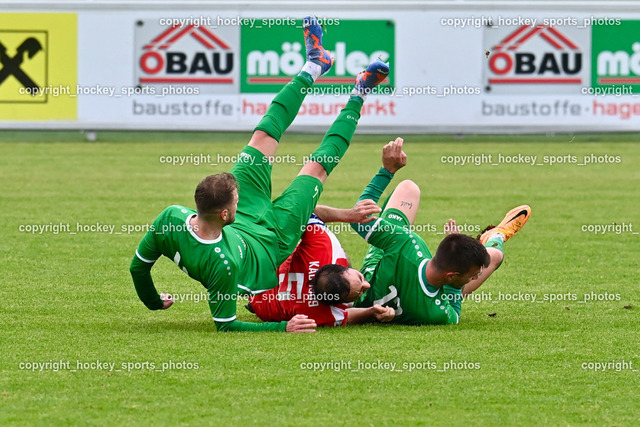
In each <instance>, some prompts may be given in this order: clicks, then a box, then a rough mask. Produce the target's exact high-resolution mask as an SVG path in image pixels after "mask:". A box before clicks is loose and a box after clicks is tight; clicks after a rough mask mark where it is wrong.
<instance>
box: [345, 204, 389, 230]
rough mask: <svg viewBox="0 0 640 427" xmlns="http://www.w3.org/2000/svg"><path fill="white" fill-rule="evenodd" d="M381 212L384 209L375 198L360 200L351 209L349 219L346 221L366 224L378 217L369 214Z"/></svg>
mask: <svg viewBox="0 0 640 427" xmlns="http://www.w3.org/2000/svg"><path fill="white" fill-rule="evenodd" d="M380 212H382V209H380V206H378V205H377V204H376V202H374V201H373V200H371V199H365V200H360V201H359V202H358V203H356V205H355V206H354V207H352V208H351V209H350V210H349V215H348V216H349V219H348V221H346V222H351V223H353V222H357V223H360V224H366V223H368V222H371V221H374V220H376V219H377V218H376V217H374V216H369V215H372V214H375V213H380Z"/></svg>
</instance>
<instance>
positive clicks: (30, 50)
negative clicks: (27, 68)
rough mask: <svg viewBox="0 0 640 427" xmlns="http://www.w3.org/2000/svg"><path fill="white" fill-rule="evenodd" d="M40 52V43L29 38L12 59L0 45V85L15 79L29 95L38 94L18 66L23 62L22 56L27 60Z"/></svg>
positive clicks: (33, 84) (35, 85) (36, 89)
mask: <svg viewBox="0 0 640 427" xmlns="http://www.w3.org/2000/svg"><path fill="white" fill-rule="evenodd" d="M41 50H42V45H41V44H40V42H39V41H38V40H36V39H34V38H33V37H29V38H28V39H26V40H25V41H23V42H22V44H20V46H18V50H17V53H16V54H15V56H14V57H13V58H11V57H9V55H7V48H6V47H5V46H4V45H3V44H2V43H0V63H2V65H3V67H2V69H1V70H0V85H1V84H2V83H3V82H4V81H5V80H6V79H7V78H8V77H9V76H13V77H15V78H16V79H17V80H18V81H19V82H20V83H22V85H23V86H24V87H25V88H28V89H29V93H30V94H31V95H33V96H35V95H36V93H37V92H38V88H39V86H38V85H37V84H36V83H35V82H34V81H33V80H31V77H29V76H28V75H27V74H26V73H25V72H24V71H22V69H21V68H20V66H21V65H22V62H23V61H24V54H25V53H26V54H27V55H28V56H29V58H33V56H34V55H35V54H36V53H38V52H40V51H41Z"/></svg>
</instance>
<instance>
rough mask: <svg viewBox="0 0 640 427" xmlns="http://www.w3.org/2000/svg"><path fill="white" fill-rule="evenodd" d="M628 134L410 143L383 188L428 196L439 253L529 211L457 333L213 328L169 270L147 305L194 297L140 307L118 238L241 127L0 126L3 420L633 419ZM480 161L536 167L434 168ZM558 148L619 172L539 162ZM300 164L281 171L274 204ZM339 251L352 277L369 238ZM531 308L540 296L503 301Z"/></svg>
mask: <svg viewBox="0 0 640 427" xmlns="http://www.w3.org/2000/svg"><path fill="white" fill-rule="evenodd" d="M394 137H395V136H394ZM390 138H391V136H390V135H389V136H366V135H357V136H356V137H355V138H354V141H353V144H352V147H351V149H350V151H349V153H348V154H347V156H346V157H345V159H344V161H343V163H342V164H341V165H340V167H338V168H337V169H336V171H335V172H334V174H333V175H332V176H331V177H330V178H329V180H328V181H327V184H326V185H325V191H324V193H323V195H322V198H321V203H324V204H331V205H336V206H338V207H350V206H352V205H353V203H354V202H355V200H356V199H357V197H358V195H359V194H360V192H361V191H362V189H363V188H364V186H365V185H366V184H367V183H368V181H369V179H370V177H371V176H372V175H373V174H374V173H375V172H376V170H377V168H378V167H379V164H380V149H381V147H382V145H383V144H384V143H385V142H387V141H388V140H389V139H390ZM319 139H320V136H317V135H298V134H293V135H287V136H285V138H283V141H282V144H281V147H280V153H279V154H291V155H293V156H296V157H297V158H298V159H301V158H302V156H303V155H307V154H309V153H310V152H311V151H312V150H313V149H314V147H315V144H316V143H317V142H318V141H319ZM638 139H639V138H638V136H637V135H602V136H598V135H575V136H570V135H555V136H522V137H510V136H474V137H464V138H462V137H459V138H454V137H451V136H441V137H440V136H412V135H408V136H406V139H405V151H406V152H407V155H408V157H409V164H408V166H407V167H406V168H405V169H403V170H402V171H400V172H399V173H398V174H397V176H396V178H395V180H394V182H395V183H398V182H400V181H401V180H402V179H408V178H410V179H412V180H414V181H415V182H416V183H417V184H418V185H419V186H420V187H421V189H422V199H421V206H420V212H419V215H418V218H417V221H416V225H417V226H418V227H422V230H423V231H422V232H421V233H420V234H421V235H422V236H423V237H424V239H425V240H426V242H427V244H428V245H429V247H430V248H431V249H432V250H435V248H436V246H437V244H438V242H439V241H440V240H441V239H442V237H443V235H442V234H440V233H441V231H442V224H444V222H445V221H446V220H447V219H448V218H450V217H451V218H455V219H456V220H457V221H458V223H459V224H464V225H465V226H467V227H468V229H469V230H470V231H473V230H475V229H476V228H477V227H484V226H485V225H487V224H489V223H494V224H495V223H497V222H499V221H500V219H501V218H502V216H503V215H504V213H505V212H506V211H507V210H509V209H510V208H512V207H514V206H516V205H518V204H522V203H527V204H529V205H531V207H532V209H533V213H532V217H531V220H530V221H529V223H528V224H527V225H526V227H525V228H524V229H523V230H522V232H521V233H519V234H518V235H517V236H515V237H514V238H513V239H512V240H510V241H509V242H507V243H506V245H505V254H506V257H505V262H504V264H503V265H502V267H501V268H500V269H499V270H498V271H497V272H496V273H495V274H494V275H493V276H492V277H491V278H490V279H489V280H488V281H487V282H486V283H485V285H483V287H481V288H480V289H479V291H478V292H479V294H477V295H478V297H477V299H476V300H467V301H465V302H464V304H463V306H462V317H461V322H460V324H459V325H454V326H437V327H426V326H425V327H408V326H388V325H367V326H358V327H349V328H333V329H324V330H319V331H318V332H317V333H316V334H284V333H259V334H251V333H231V334H222V333H216V332H215V327H214V323H213V321H212V319H211V316H210V313H209V309H208V307H207V304H206V302H205V301H198V302H196V301H195V300H196V299H198V298H200V297H201V292H202V291H203V290H204V288H202V286H201V285H200V284H198V283H196V282H194V281H192V280H191V279H189V278H188V277H187V276H186V275H185V274H184V273H182V272H181V271H180V270H179V269H177V268H176V267H175V265H174V264H173V263H172V262H171V261H170V260H168V259H162V260H160V261H159V262H158V263H157V265H156V266H155V267H154V269H153V274H154V279H155V281H156V286H157V288H158V290H159V291H163V292H171V293H174V294H182V295H186V296H187V297H189V296H191V299H189V300H186V301H184V302H176V303H175V304H174V306H173V307H172V308H171V309H170V310H167V311H162V312H152V311H149V310H147V309H146V308H145V307H144V306H143V305H142V303H141V302H140V301H139V300H138V298H137V296H136V293H135V290H134V288H133V284H132V281H131V278H130V275H129V271H128V268H129V263H130V261H131V258H132V256H133V255H134V251H135V248H136V246H137V244H138V242H139V240H140V238H141V237H142V235H143V232H142V231H134V232H132V233H127V232H122V231H123V226H124V227H125V228H126V227H132V228H135V227H138V228H139V227H142V226H143V225H145V224H150V223H151V222H152V221H153V219H154V218H155V216H156V215H157V214H158V213H159V212H160V211H161V210H162V209H164V208H165V207H166V206H168V205H170V204H183V205H187V206H193V190H194V188H195V186H196V184H197V183H198V182H199V180H200V179H202V178H203V177H204V176H206V175H209V174H211V173H216V172H220V171H225V170H226V171H228V170H230V168H231V165H230V164H220V165H218V166H210V165H207V164H200V165H197V166H196V165H193V164H184V165H182V166H180V165H171V164H166V163H161V161H160V157H161V156H169V155H181V156H188V155H194V156H198V155H200V154H202V155H205V156H206V155H211V156H212V159H213V160H215V159H216V158H217V157H216V156H217V155H218V154H220V155H221V156H232V155H234V154H236V153H238V152H239V150H240V149H241V147H242V146H243V144H244V143H245V142H246V141H247V140H248V134H246V133H242V134H223V133H220V134H211V133H183V134H172V133H109V132H106V133H100V134H99V140H98V142H95V143H88V142H84V141H83V136H82V135H81V134H80V133H79V132H58V133H56V132H31V133H17V132H6V131H5V132H0V141H1V143H0V171H1V173H0V203H1V207H2V220H1V224H2V238H1V239H0V271H1V274H0V277H1V278H0V281H1V282H0V283H1V286H0V300H1V306H0V307H1V308H0V342H1V343H2V352H1V353H0V420H1V421H0V422H1V423H2V424H9V425H24V424H43V425H67V424H78V425H86V424H90V425H91V424H93V425H98V424H99V425H105V424H106V425H125V424H133V425H140V424H150V423H151V422H153V423H154V424H163V425H164V424H171V425H176V424H180V425H204V424H212V425H231V424H233V425H238V424H267V425H276V424H278V425H318V424H321V423H322V424H329V423H333V424H340V425H343V424H344V425H366V424H370V425H462V424H467V423H470V424H480V425H499V424H509V425H533V424H553V425H579V424H590V425H615V426H620V425H637V424H638V422H639V421H640V414H639V412H638V404H637V402H638V401H637V396H636V394H635V393H636V392H637V390H638V386H639V385H640V372H639V371H638V370H640V351H639V349H640V346H639V344H640V332H639V330H638V321H639V320H640V316H638V308H639V307H640V297H639V296H638V289H637V288H638V247H639V243H640V235H638V234H634V233H637V232H640V213H639V211H638V207H639V206H640V199H639V196H638V183H639V182H640V167H639V166H638V165H640V146H639V145H638ZM45 141H46V142H45ZM482 154H485V155H487V156H488V155H492V156H493V158H492V160H494V161H496V160H500V158H499V156H500V155H502V156H503V158H502V159H504V156H514V155H516V156H517V155H519V154H521V155H523V156H524V155H529V156H537V160H538V163H542V164H541V165H533V166H531V165H525V164H506V163H504V162H502V163H501V164H498V165H497V166H492V165H490V164H482V165H479V166H476V165H473V164H472V165H469V164H467V165H464V166H462V165H457V166H456V165H453V164H450V163H448V162H447V158H446V157H445V161H444V162H443V159H442V157H443V156H469V155H482ZM566 155H570V156H575V157H576V160H577V163H582V162H583V159H584V156H589V158H590V159H594V158H593V157H590V156H591V155H594V156H596V157H595V159H596V161H598V160H605V159H604V158H601V159H598V157H599V156H605V155H607V156H611V158H613V161H614V163H601V164H589V165H586V166H579V165H578V164H576V163H569V164H567V163H565V164H556V165H549V164H548V163H547V164H544V156H566ZM616 156H619V157H617V158H618V159H619V160H620V161H619V162H617V160H616ZM611 158H609V160H611ZM298 169H299V166H296V165H295V164H278V165H276V166H275V167H274V176H273V186H274V194H279V192H280V191H282V190H283V189H284V188H285V186H286V184H287V183H288V182H289V181H290V180H291V179H292V178H293V177H294V176H295V174H296V173H297V170H298ZM392 185H393V183H392ZM60 224H63V225H65V226H66V224H69V226H68V227H69V230H68V231H67V230H62V231H61V230H59V229H58V230H54V227H53V226H54V225H57V226H58V227H59V226H60ZM629 224H631V225H629ZM34 225H35V226H40V228H39V229H40V230H42V229H44V228H46V230H45V231H43V232H42V234H40V232H39V231H37V229H36V232H35V233H32V232H28V229H31V228H33V227H32V226H34ZM47 225H49V227H48V228H47V227H46V226H47ZM98 225H100V227H101V229H97V226H98ZM79 226H80V227H81V228H82V229H81V230H79V231H77V230H78V227H79ZM90 226H93V227H94V230H93V231H92V230H88V231H87V230H85V228H86V227H89V228H90ZM104 226H113V227H114V233H113V234H110V232H109V231H105V230H104V229H102V227H104ZM595 226H608V227H607V228H606V229H605V233H604V234H602V233H598V234H596V233H594V232H593V231H588V230H590V229H591V230H594V229H595V228H594V227H595ZM623 226H624V227H623ZM584 230H587V231H584ZM55 231H59V232H58V233H57V234H56V233H55ZM69 231H71V232H76V231H77V233H76V234H70V232H69ZM115 232H119V234H116V233H115ZM469 234H475V233H473V232H470V233H469ZM338 237H339V238H340V240H341V241H342V243H343V245H344V247H345V249H346V251H347V253H349V254H350V255H351V258H352V260H353V263H354V266H356V267H359V265H360V263H361V261H362V257H363V255H364V252H365V250H366V246H365V244H364V242H363V241H362V240H361V239H360V238H359V237H358V236H356V235H354V234H351V233H350V232H349V231H347V230H343V231H342V232H341V233H339V234H338ZM525 295H529V297H530V298H532V295H535V297H536V302H530V301H525V300H514V299H515V298H525ZM551 298H554V299H559V300H556V301H550V299H551ZM585 298H587V299H589V300H588V301H586V302H585ZM481 299H482V300H481ZM238 314H239V318H240V320H245V321H252V320H255V317H253V315H251V314H250V313H249V312H247V311H246V310H245V309H244V308H241V306H240V305H239V308H238ZM97 362H100V363H101V364H102V363H110V364H115V365H112V366H113V370H112V371H111V370H110V369H111V368H110V367H107V368H106V369H99V368H104V366H102V365H101V366H98V364H97ZM92 363H93V365H92ZM314 363H316V365H315V366H316V367H317V369H315V370H314V369H313V366H314V365H313V364H314ZM596 363H603V364H605V365H603V366H602V367H601V366H600V365H598V366H596V365H595V364H596ZM78 364H80V365H78ZM363 364H368V365H363ZM393 364H395V365H393ZM410 368H411V369H410ZM596 368H597V369H596Z"/></svg>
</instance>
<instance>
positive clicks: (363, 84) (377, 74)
mask: <svg viewBox="0 0 640 427" xmlns="http://www.w3.org/2000/svg"><path fill="white" fill-rule="evenodd" d="M388 75H389V64H387V63H384V62H382V61H381V60H379V59H376V60H375V61H373V62H372V63H371V64H369V65H368V66H367V69H366V70H364V71H362V72H361V73H360V74H358V77H356V87H355V88H354V89H353V93H354V94H356V93H359V94H363V95H368V94H369V93H371V91H372V90H373V88H374V87H376V86H377V85H378V84H379V83H381V82H382V81H384V79H386V78H387V76H388Z"/></svg>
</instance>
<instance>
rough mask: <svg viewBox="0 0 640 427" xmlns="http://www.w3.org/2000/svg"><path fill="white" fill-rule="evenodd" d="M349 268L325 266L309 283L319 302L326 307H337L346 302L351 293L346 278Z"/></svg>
mask: <svg viewBox="0 0 640 427" xmlns="http://www.w3.org/2000/svg"><path fill="white" fill-rule="evenodd" d="M347 270H348V268H347V267H345V266H342V265H339V264H327V265H323V266H322V267H320V268H319V269H318V271H316V275H315V276H314V277H313V279H311V280H310V281H309V286H311V288H312V289H313V291H314V292H315V295H316V299H317V300H318V302H320V303H321V304H324V305H336V304H340V303H343V302H346V301H345V300H346V298H347V297H348V296H349V293H350V292H351V287H350V286H349V281H348V280H347V278H346V277H344V273H345V272H346V271H347Z"/></svg>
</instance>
